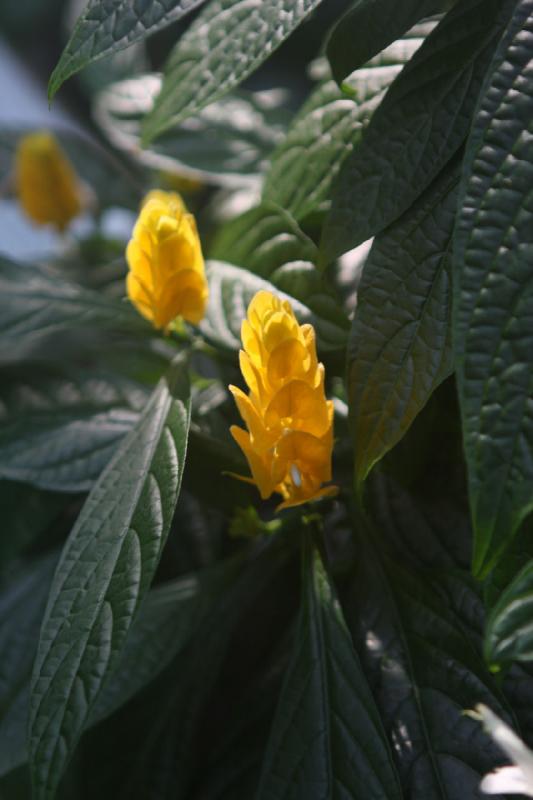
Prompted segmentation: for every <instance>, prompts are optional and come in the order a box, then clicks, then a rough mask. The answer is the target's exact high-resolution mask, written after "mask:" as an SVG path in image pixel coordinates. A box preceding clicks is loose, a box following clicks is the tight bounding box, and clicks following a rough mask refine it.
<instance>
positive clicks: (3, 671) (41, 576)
mask: <svg viewBox="0 0 533 800" xmlns="http://www.w3.org/2000/svg"><path fill="white" fill-rule="evenodd" d="M5 533H6V534H7V533H10V531H5ZM56 563H57V557H56V556H55V555H54V556H46V557H45V558H42V559H40V560H39V561H37V562H36V563H34V564H32V565H31V566H30V567H28V568H27V569H25V570H24V572H23V573H22V574H21V573H19V574H17V575H16V576H15V577H14V579H13V581H12V583H11V584H10V585H9V586H8V587H7V588H6V590H5V591H4V592H3V593H2V594H1V595H0V647H1V650H2V660H1V664H0V740H1V742H2V747H1V748H0V775H5V774H6V773H7V772H9V771H10V770H12V769H14V768H15V767H18V766H20V765H21V764H23V763H24V761H25V760H26V731H27V728H28V700H29V688H28V685H29V679H30V675H31V668H32V664H33V659H34V657H35V643H36V641H37V637H38V636H39V627H40V625H41V619H42V616H43V607H44V604H45V602H46V596H47V594H48V590H49V588H50V581H51V580H52V575H53V573H54V568H55V565H56Z"/></svg>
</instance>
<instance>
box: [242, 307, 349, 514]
mask: <svg viewBox="0 0 533 800" xmlns="http://www.w3.org/2000/svg"><path fill="white" fill-rule="evenodd" d="M241 335H242V343H243V349H242V350H241V353H240V366H241V371H242V374H243V377H244V380H245V381H246V384H247V386H248V389H249V393H248V394H245V393H244V392H243V391H242V390H241V389H239V388H238V387H236V386H230V387H229V388H230V391H231V392H232V394H233V396H234V398H235V401H236V403H237V407H238V409H239V412H240V414H241V417H242V419H243V420H244V423H245V425H246V430H244V429H243V428H239V427H237V426H233V427H232V428H231V433H232V435H233V438H234V439H235V441H236V442H237V444H238V445H239V447H240V448H241V450H242V451H243V453H244V455H245V456H246V459H247V461H248V464H249V466H250V470H251V473H252V478H251V479H248V480H250V481H251V482H252V483H255V485H256V486H257V487H258V489H259V491H260V493H261V497H262V498H263V499H266V498H267V497H270V495H271V494H272V493H273V492H278V493H279V494H281V496H282V498H283V502H282V503H281V504H280V505H279V506H278V509H282V508H288V507H290V506H297V505H300V504H301V503H305V502H307V501H308V500H315V499H317V498H319V497H324V496H331V495H333V494H336V492H337V488H336V487H334V486H323V484H324V483H327V482H328V481H330V480H331V453H332V448H333V403H332V402H331V401H330V400H326V396H325V391H324V365H323V364H321V363H319V362H318V360H317V355H316V344H315V331H314V328H313V326H312V325H309V324H306V325H299V324H298V321H297V319H296V317H295V315H294V311H293V309H292V307H291V304H290V303H289V301H288V300H281V299H280V298H278V297H276V296H275V295H273V294H272V293H270V292H267V291H260V292H258V293H257V294H256V295H255V297H254V298H253V299H252V301H251V303H250V305H249V308H248V314H247V319H246V320H244V322H243V324H242V329H241Z"/></svg>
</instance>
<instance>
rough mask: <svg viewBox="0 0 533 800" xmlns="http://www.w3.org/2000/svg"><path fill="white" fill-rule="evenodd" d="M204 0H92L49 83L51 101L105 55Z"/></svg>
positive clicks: (149, 33)
mask: <svg viewBox="0 0 533 800" xmlns="http://www.w3.org/2000/svg"><path fill="white" fill-rule="evenodd" d="M203 2H204V0H158V2H153V3H152V2H149V3H132V2H131V0H114V1H113V2H109V0H89V2H88V3H87V7H86V9H85V11H84V12H83V14H82V15H81V17H80V18H79V19H78V21H77V23H76V27H75V28H74V31H73V32H72V36H71V37H70V39H69V41H68V43H67V45H66V47H65V49H64V51H63V53H62V54H61V58H60V59H59V63H58V64H57V66H56V68H55V69H54V71H53V73H52V76H51V78H50V83H49V86H48V97H49V99H50V100H51V99H52V97H53V96H54V95H55V93H56V92H57V90H58V89H59V87H60V86H61V84H62V83H64V81H66V80H67V78H70V77H71V75H74V73H76V72H78V71H79V70H80V69H83V67H86V66H87V64H91V63H92V62H93V61H96V60H97V59H99V58H102V56H106V55H110V54H111V53H116V52H117V51H118V50H123V49H124V48H125V47H129V45H130V44H133V42H138V41H140V40H142V39H145V38H146V37H147V36H151V35H152V34H153V33H155V32H156V31H158V30H160V29H161V28H164V27H166V26H167V25H170V24H171V23H172V22H175V21H176V20H178V19H180V18H181V17H183V16H185V14H188V13H189V11H192V10H193V9H194V8H196V7H197V6H199V5H201V4H202V3H203Z"/></svg>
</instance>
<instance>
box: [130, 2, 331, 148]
mask: <svg viewBox="0 0 533 800" xmlns="http://www.w3.org/2000/svg"><path fill="white" fill-rule="evenodd" d="M320 2H321V0H300V2H298V3H297V4H295V3H294V2H292V0H262V2H260V3H253V4H250V3H249V2H248V0H213V1H212V2H210V3H209V5H208V6H207V8H206V9H205V10H204V11H202V12H201V13H200V15H199V16H198V17H197V19H196V20H195V21H194V23H193V25H192V26H191V27H190V28H189V30H188V31H187V32H186V34H185V35H184V36H183V37H182V38H181V39H180V40H179V42H178V44H177V45H176V47H175V49H174V51H173V52H172V53H171V55H170V58H169V60H168V63H167V66H166V69H165V77H164V81H163V88H162V90H161V94H160V95H159V97H158V98H157V100H156V104H155V107H154V109H153V111H152V113H151V114H149V115H148V117H147V118H146V120H145V123H144V134H145V136H146V139H147V140H150V139H154V138H155V137H156V136H158V135H159V134H161V133H163V131H165V130H168V128H170V127H172V126H173V125H176V124H177V123H178V122H181V121H182V120H184V119H185V118H186V117H190V116H191V115H193V114H197V113H198V111H200V110H201V109H202V108H205V106H207V105H209V104H210V103H212V102H213V101H215V100H218V99H219V98H220V97H222V96H223V95H224V94H226V93H227V92H228V91H229V90H230V89H233V88H234V87H235V86H237V85H238V84H239V83H240V82H241V81H243V80H244V78H246V77H247V76H248V75H249V74H250V73H251V72H253V70H254V69H255V68H256V67H258V66H259V64H261V63H262V62H263V61H264V60H265V59H266V58H268V56H269V55H270V53H272V52H273V51H274V50H275V49H276V48H277V47H279V45H280V44H281V43H282V42H283V41H284V40H285V39H286V38H287V36H289V34H291V33H292V31H293V30H294V29H295V28H297V27H298V25H299V24H300V23H301V22H303V20H304V19H305V18H306V17H307V16H308V14H310V13H311V11H312V10H313V9H314V8H316V6H318V4H319V3H320Z"/></svg>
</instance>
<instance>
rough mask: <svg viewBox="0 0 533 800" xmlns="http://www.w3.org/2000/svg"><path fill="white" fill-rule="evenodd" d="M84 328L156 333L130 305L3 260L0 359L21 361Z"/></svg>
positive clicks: (55, 275) (46, 272)
mask: <svg viewBox="0 0 533 800" xmlns="http://www.w3.org/2000/svg"><path fill="white" fill-rule="evenodd" d="M84 328H85V329H87V328H89V329H91V328H97V329H98V330H102V329H106V328H107V329H108V330H109V329H110V330H119V331H120V330H123V331H131V332H135V331H139V332H140V333H144V334H145V335H146V334H147V333H149V332H150V331H151V328H150V327H149V326H148V324H147V323H146V322H145V321H144V320H143V319H142V318H141V317H140V316H139V315H138V314H137V313H136V312H135V311H134V310H133V308H132V307H131V306H130V305H129V304H126V303H123V302H121V301H120V300H115V299H113V298H109V297H106V296H103V295H101V294H98V293H96V292H92V291H90V290H89V289H83V288H81V287H80V286H77V285H75V284H73V283H69V282H67V281H65V280H64V278H62V277H60V276H59V275H58V273H56V272H55V271H54V270H52V269H49V268H45V267H35V266H29V265H28V264H17V263H15V262H13V261H9V260H8V259H6V258H1V257H0V337H1V345H0V360H6V361H10V360H15V359H16V358H18V357H20V356H21V354H24V351H25V349H27V348H30V347H31V346H32V345H34V344H35V343H37V342H39V341H40V340H41V339H42V337H44V336H46V335H48V334H50V333H58V332H65V331H70V330H75V329H84Z"/></svg>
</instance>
